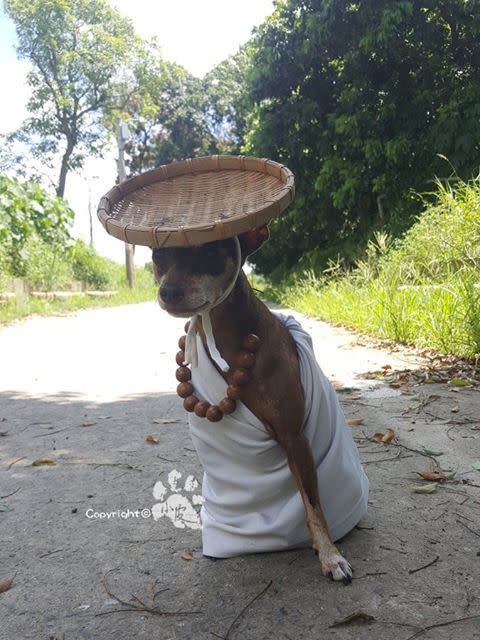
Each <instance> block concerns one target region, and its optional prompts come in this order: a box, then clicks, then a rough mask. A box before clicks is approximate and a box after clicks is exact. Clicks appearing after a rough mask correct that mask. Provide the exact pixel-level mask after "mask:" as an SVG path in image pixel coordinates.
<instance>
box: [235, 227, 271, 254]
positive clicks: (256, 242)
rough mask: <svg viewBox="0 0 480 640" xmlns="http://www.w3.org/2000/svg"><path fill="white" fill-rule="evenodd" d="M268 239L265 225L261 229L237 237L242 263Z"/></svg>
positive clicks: (268, 232)
mask: <svg viewBox="0 0 480 640" xmlns="http://www.w3.org/2000/svg"><path fill="white" fill-rule="evenodd" d="M269 237H270V231H269V229H268V227H267V225H266V224H265V225H263V226H262V227H255V228H254V229H251V230H250V231H247V232H246V233H242V234H241V235H239V236H238V239H239V240H240V247H241V249H242V262H245V260H246V259H247V256H249V255H251V254H252V253H255V251H257V250H258V249H260V247H261V246H262V244H263V243H264V242H266V241H267V240H268V239H269Z"/></svg>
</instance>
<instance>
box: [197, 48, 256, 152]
mask: <svg viewBox="0 0 480 640" xmlns="http://www.w3.org/2000/svg"><path fill="white" fill-rule="evenodd" d="M249 62H250V53H249V45H248V44H247V45H245V46H244V47H241V48H240V49H239V50H238V52H237V53H236V54H234V55H232V56H230V57H229V58H227V59H226V60H224V61H223V62H221V63H220V64H218V65H217V66H216V67H215V68H214V69H212V70H211V71H209V73H207V74H206V76H205V77H204V79H203V88H204V91H205V96H206V118H207V122H208V124H209V126H210V128H211V130H212V132H213V134H214V136H215V139H216V145H217V148H218V153H222V154H229V153H233V154H237V153H240V146H241V144H243V138H244V136H245V130H246V126H247V118H248V107H249V105H248V99H247V96H246V91H245V87H246V76H247V72H248V66H249Z"/></svg>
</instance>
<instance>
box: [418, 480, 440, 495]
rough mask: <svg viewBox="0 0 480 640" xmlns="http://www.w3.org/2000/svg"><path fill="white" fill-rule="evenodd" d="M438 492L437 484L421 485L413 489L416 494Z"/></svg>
mask: <svg viewBox="0 0 480 640" xmlns="http://www.w3.org/2000/svg"><path fill="white" fill-rule="evenodd" d="M436 490H437V483H436V482H432V484H419V485H415V486H414V487H413V491H414V493H435V491H436Z"/></svg>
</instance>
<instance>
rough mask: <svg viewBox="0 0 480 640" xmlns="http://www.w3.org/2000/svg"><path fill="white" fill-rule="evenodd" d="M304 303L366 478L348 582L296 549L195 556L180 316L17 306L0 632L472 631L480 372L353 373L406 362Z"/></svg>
mask: <svg viewBox="0 0 480 640" xmlns="http://www.w3.org/2000/svg"><path fill="white" fill-rule="evenodd" d="M295 315H297V316H298V314H295ZM300 318H301V316H300ZM301 321H302V323H303V324H304V326H305V327H306V328H307V329H309V330H310V331H311V333H312V335H313V338H314V343H315V348H316V352H317V356H318V360H319V362H320V364H321V366H322V368H323V369H324V371H325V373H326V374H327V375H328V376H330V378H331V379H334V380H335V381H336V386H337V388H338V392H339V395H340V398H341V401H342V405H343V408H344V410H345V413H346V415H347V418H348V419H349V420H354V421H355V422H356V424H352V425H351V428H352V430H353V432H354V436H355V439H356V441H357V444H358V447H359V450H360V454H361V458H362V461H363V463H364V465H365V469H366V471H367V474H368V476H369V479H370V486H371V493H370V501H369V514H368V516H367V517H366V518H365V519H364V520H363V521H362V522H361V523H360V525H359V526H358V527H357V528H355V529H354V530H353V531H352V532H351V533H350V534H349V535H348V536H347V537H346V538H344V539H343V540H342V541H341V542H340V543H339V547H340V549H341V551H342V552H343V553H344V555H345V556H346V557H347V559H348V560H349V561H350V562H351V563H352V565H353V566H354V568H355V579H354V581H353V583H352V584H351V585H350V586H347V587H345V586H343V585H342V584H336V583H332V582H330V581H328V580H327V579H326V578H324V577H323V576H322V575H321V572H320V568H319V565H318V560H317V559H316V558H315V556H314V553H313V551H312V550H311V549H303V550H295V551H290V552H283V553H270V554H260V555H255V556H246V557H238V558H233V559H228V560H221V561H212V560H209V559H206V558H204V557H203V556H202V554H201V540H200V531H199V529H198V528H197V527H196V526H194V525H195V523H193V524H191V525H190V526H184V527H183V528H181V527H182V525H185V522H184V521H182V519H181V518H180V519H178V520H177V519H174V518H172V517H169V515H171V511H169V510H168V509H167V508H166V506H165V504H166V503H168V501H170V503H169V504H170V506H171V505H172V504H176V505H177V506H179V507H181V506H182V505H184V506H185V505H187V506H188V505H189V508H190V509H193V510H194V516H195V515H196V511H197V510H198V503H199V499H198V498H197V497H196V496H198V494H199V493H200V487H198V486H196V481H195V479H197V480H198V482H201V477H202V475H201V469H200V466H199V463H198V460H197V457H196V454H195V452H194V450H193V446H192V443H191V441H190V437H189V433H188V428H187V423H186V417H185V413H184V411H183V409H182V407H181V402H180V400H179V398H177V396H176V395H175V391H174V390H175V386H176V382H175V379H174V370H175V364H174V354H175V352H176V350H177V347H176V342H177V339H178V337H179V335H180V334H181V333H182V327H183V322H182V321H180V320H175V319H172V318H170V317H168V316H167V315H165V314H163V313H162V312H161V311H160V310H159V309H158V308H157V307H156V305H155V304H154V303H151V304H150V303H149V304H141V305H131V306H126V307H118V308H108V309H97V310H86V311H81V312H78V313H76V314H75V315H71V316H66V317H51V318H32V319H29V320H27V321H25V322H22V323H19V324H16V325H12V326H10V327H6V328H3V329H1V330H0V363H1V366H0V433H1V436H0V530H1V535H0V539H1V545H0V591H2V590H3V593H0V638H1V640H29V639H35V640H90V639H99V640H109V639H112V640H113V639H115V640H123V639H125V640H130V639H132V638H145V639H147V638H148V639H149V640H150V639H152V640H157V639H158V640H187V639H192V640H203V639H207V638H208V639H209V640H212V639H213V638H224V639H227V640H229V639H232V640H237V639H238V640H240V639H242V640H243V639H245V640H258V639H259V640H263V639H270V638H272V639H275V640H297V639H303V638H305V639H308V640H310V639H312V638H322V640H329V639H332V640H333V639H335V640H344V639H368V640H389V639H398V640H409V639H410V640H411V639H413V638H418V637H422V638H426V639H433V638H435V639H436V640H444V639H447V638H461V639H465V640H473V639H475V638H480V470H477V469H476V468H475V467H476V466H480V396H479V393H478V390H477V389H475V388H474V387H469V386H465V387H462V386H454V385H452V384H444V383H442V384H439V383H433V384H416V383H415V382H414V381H410V382H409V381H408V380H407V381H406V382H405V381H402V380H400V382H398V380H397V379H396V378H395V377H393V378H392V380H393V386H391V385H389V384H385V383H381V382H379V381H378V380H376V379H365V378H363V377H362V374H364V373H365V372H367V371H372V370H379V369H381V367H385V366H386V365H390V366H391V367H393V368H394V369H399V368H400V369H401V368H405V367H416V366H419V365H420V364H421V363H420V362H419V361H417V360H415V358H414V356H413V355H409V354H408V353H406V352H404V351H397V352H394V353H392V352H388V351H386V350H382V349H376V348H373V347H371V346H368V345H367V344H365V342H364V341H362V340H360V341H359V339H358V337H357V336H355V335H354V334H351V333H348V332H346V331H345V330H343V329H338V328H335V327H331V326H329V325H327V324H324V323H321V322H316V321H314V320H311V319H306V318H301ZM384 371H386V372H387V373H388V372H389V370H388V369H384ZM389 428H390V429H393V430H394V432H395V438H394V439H393V440H392V441H391V442H390V443H389V444H382V443H378V442H375V441H373V440H370V439H369V437H370V436H372V435H373V434H375V433H381V434H385V433H387V438H386V439H387V440H388V432H387V429H389ZM147 436H153V438H151V440H152V442H148V441H147ZM156 441H158V442H156ZM42 459H43V460H44V463H43V464H38V465H33V464H32V463H34V462H35V461H38V460H42ZM45 460H47V461H50V463H48V462H47V463H45ZM438 468H441V469H443V470H444V472H445V473H444V474H443V475H444V476H445V479H444V480H443V481H442V482H440V483H434V482H432V480H423V479H422V478H421V477H420V476H418V475H417V474H416V473H415V472H431V471H432V470H433V469H438ZM158 481H161V482H162V484H161V485H159V484H158ZM154 487H155V497H154V495H153V490H154ZM425 487H427V490H433V492H432V493H417V492H416V491H415V489H419V488H420V490H425ZM126 516H128V517H126ZM12 577H13V582H11V584H10V579H11V578H12ZM9 585H10V586H9Z"/></svg>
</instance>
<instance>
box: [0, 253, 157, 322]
mask: <svg viewBox="0 0 480 640" xmlns="http://www.w3.org/2000/svg"><path fill="white" fill-rule="evenodd" d="M115 266H116V277H117V278H118V281H121V280H122V274H123V273H124V271H125V269H124V268H122V266H121V265H115ZM112 271H113V270H112ZM135 272H136V273H135V277H136V282H137V286H136V287H135V289H130V288H129V287H128V286H127V284H126V282H125V277H123V285H122V286H119V287H118V290H117V292H116V293H115V294H114V295H112V296H110V297H106V298H91V297H89V296H88V295H86V294H85V293H80V294H78V295H75V296H72V297H69V298H66V299H60V300H49V299H38V298H33V297H29V298H28V299H27V300H26V301H25V302H23V303H18V302H15V301H10V302H4V303H3V304H2V303H0V324H1V323H8V322H11V321H12V320H16V319H18V318H25V317H27V316H29V315H31V314H33V313H35V314H41V315H57V314H58V313H68V312H71V311H76V310H77V309H87V308H92V307H113V306H118V305H124V304H133V303H138V302H149V301H150V302H151V301H153V300H155V293H156V287H155V283H154V279H153V275H152V273H151V270H149V269H148V268H146V267H140V268H138V267H137V268H136V270H135Z"/></svg>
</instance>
